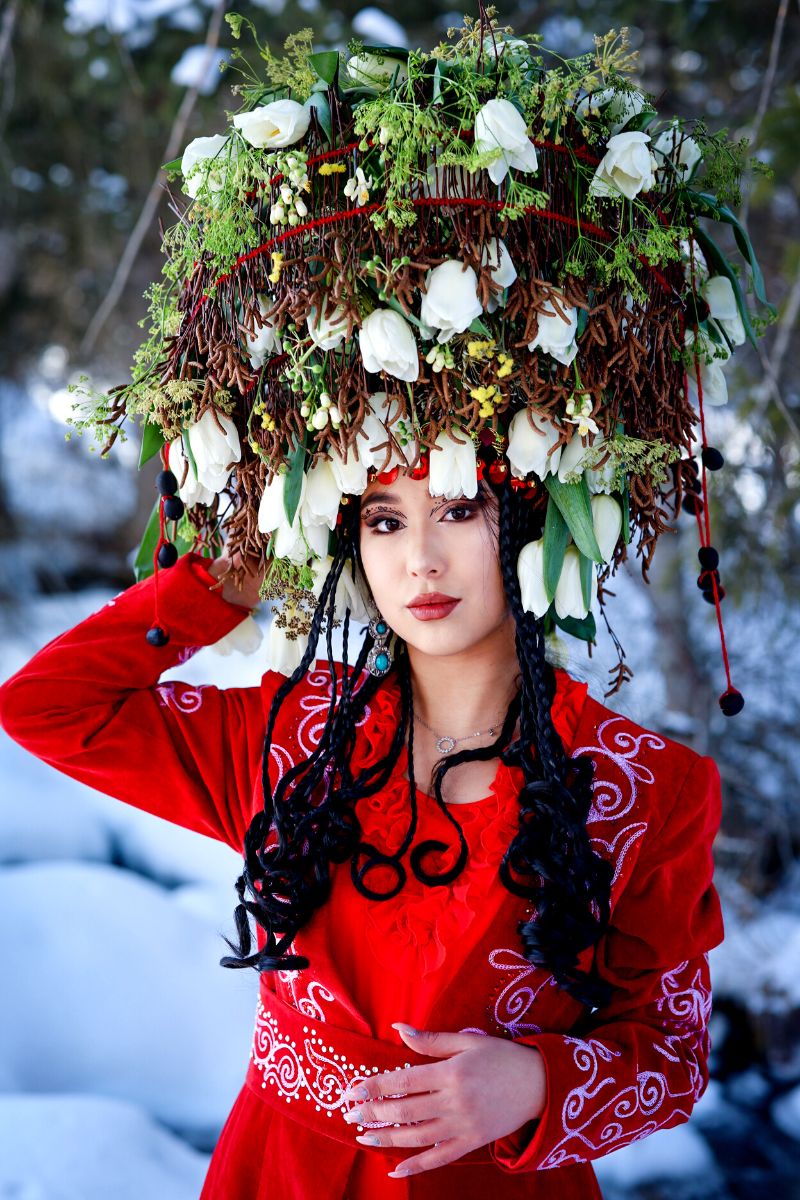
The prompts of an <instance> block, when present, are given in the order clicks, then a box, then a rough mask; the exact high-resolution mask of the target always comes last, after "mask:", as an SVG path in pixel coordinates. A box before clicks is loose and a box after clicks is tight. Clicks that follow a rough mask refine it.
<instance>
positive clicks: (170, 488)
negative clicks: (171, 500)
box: [156, 471, 178, 496]
mask: <svg viewBox="0 0 800 1200" xmlns="http://www.w3.org/2000/svg"><path fill="white" fill-rule="evenodd" d="M156 487H157V488H158V494H159V496H174V495H175V493H176V492H177V490H178V481H177V479H176V478H175V476H174V475H173V474H172V471H159V473H158V475H157V476H156Z"/></svg>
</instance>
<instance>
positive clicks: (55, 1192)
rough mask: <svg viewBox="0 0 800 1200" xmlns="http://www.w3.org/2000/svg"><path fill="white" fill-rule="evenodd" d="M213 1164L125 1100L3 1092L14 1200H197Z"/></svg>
mask: <svg viewBox="0 0 800 1200" xmlns="http://www.w3.org/2000/svg"><path fill="white" fill-rule="evenodd" d="M208 1162H209V1159H208V1156H207V1155H204V1154H199V1153H198V1152H197V1151H196V1150H193V1149H191V1148H190V1147H189V1146H187V1145H186V1144H185V1143H184V1142H182V1141H180V1140H179V1139H178V1138H176V1137H175V1136H174V1135H173V1134H171V1133H169V1132H168V1131H167V1130H166V1129H163V1128H161V1127H160V1126H159V1125H157V1124H156V1122H155V1121H153V1120H152V1118H151V1117H149V1116H148V1115H147V1113H146V1112H144V1111H143V1110H142V1109H141V1108H139V1107H137V1106H136V1105H135V1104H130V1103H127V1102H126V1101H124V1100H110V1099H104V1098H101V1097H97V1096H75V1095H63V1096H23V1095H4V1096H0V1196H3V1197H7V1198H8V1200H12V1197H13V1200H108V1197H109V1196H113V1197H114V1200H143V1197H145V1196H147V1197H153V1198H154V1200H155V1198H157V1200H197V1196H198V1195H199V1194H200V1189H201V1187H202V1184H203V1179H204V1178H205V1175H206V1172H207V1170H208Z"/></svg>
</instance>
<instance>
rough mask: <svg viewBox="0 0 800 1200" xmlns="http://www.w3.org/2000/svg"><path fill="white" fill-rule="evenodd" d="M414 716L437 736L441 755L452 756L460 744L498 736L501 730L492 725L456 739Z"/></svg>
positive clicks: (437, 745)
mask: <svg viewBox="0 0 800 1200" xmlns="http://www.w3.org/2000/svg"><path fill="white" fill-rule="evenodd" d="M414 716H415V717H416V718H417V720H418V721H419V723H420V724H421V725H424V726H425V728H426V729H430V731H431V733H433V734H436V749H437V750H438V751H439V753H440V754H450V753H451V752H452V751H453V750H455V748H456V746H457V745H458V743H459V742H466V741H467V739H468V738H474V737H480V736H481V735H482V734H484V733H491V734H493V735H496V734H497V731H498V729H499V728H500V726H499V725H490V726H489V728H488V729H477V730H476V731H475V733H465V734H464V736H463V737H460V738H454V737H450V735H449V734H445V733H443V734H440V733H438V732H437V731H436V730H435V729H434V728H433V726H432V725H429V724H428V722H427V721H423V719H422V717H421V716H420V715H419V713H417V712H415V713H414Z"/></svg>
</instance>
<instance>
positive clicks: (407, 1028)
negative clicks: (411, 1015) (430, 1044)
mask: <svg viewBox="0 0 800 1200" xmlns="http://www.w3.org/2000/svg"><path fill="white" fill-rule="evenodd" d="M392 1029H401V1030H402V1031H403V1033H405V1034H407V1036H408V1037H416V1036H417V1034H418V1033H419V1030H418V1029H415V1028H414V1026H413V1025H405V1024H404V1023H403V1022H402V1021H395V1022H394V1023H393V1025H392Z"/></svg>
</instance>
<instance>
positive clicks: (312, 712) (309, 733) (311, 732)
mask: <svg viewBox="0 0 800 1200" xmlns="http://www.w3.org/2000/svg"><path fill="white" fill-rule="evenodd" d="M351 670H352V667H351V666H348V671H351ZM306 681H307V682H308V684H309V686H310V687H312V688H324V689H325V691H324V694H323V695H314V694H310V695H305V696H303V697H302V698H301V699H300V701H299V703H298V708H301V709H303V710H304V711H305V712H306V713H308V716H306V717H303V719H302V720H301V721H300V724H299V725H298V727H297V742H298V745H299V747H300V749H301V750H302V751H303V753H304V754H313V752H314V750H315V749H316V747H317V746H318V745H319V740H320V738H321V736H322V731H323V729H324V728H325V722H326V721H327V719H328V709H329V708H330V703H331V695H332V690H333V681H332V677H331V672H330V668H328V667H318V668H317V669H316V670H314V671H309V672H308V673H307V674H306ZM342 682H343V680H342V678H341V676H340V677H339V678H338V679H337V682H336V698H337V700H338V699H340V698H341V694H342ZM371 712H372V709H371V708H370V706H369V705H368V704H367V705H365V707H364V712H363V714H362V716H361V717H360V718H359V719H358V721H356V728H359V727H360V726H361V725H363V724H364V723H365V722H366V721H367V720H368V719H369V717H370V714H371ZM321 713H324V716H322V718H321V719H316V720H315V718H319V715H320V714H321ZM306 738H307V739H308V740H307V741H306V740H305V739H306Z"/></svg>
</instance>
